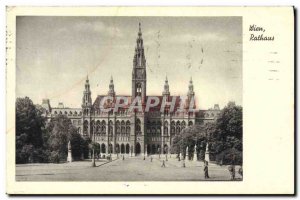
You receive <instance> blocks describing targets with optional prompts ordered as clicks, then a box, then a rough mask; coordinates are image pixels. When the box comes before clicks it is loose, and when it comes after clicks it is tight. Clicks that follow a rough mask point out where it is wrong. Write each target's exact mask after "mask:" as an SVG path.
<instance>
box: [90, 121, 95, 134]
mask: <svg viewBox="0 0 300 200" xmlns="http://www.w3.org/2000/svg"><path fill="white" fill-rule="evenodd" d="M90 130H91V131H90V133H91V136H93V134H94V130H95V121H94V120H92V121H91V127H90Z"/></svg>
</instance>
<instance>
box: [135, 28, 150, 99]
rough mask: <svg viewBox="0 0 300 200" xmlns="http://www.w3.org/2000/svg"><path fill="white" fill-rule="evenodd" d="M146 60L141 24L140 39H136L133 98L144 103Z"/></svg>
mask: <svg viewBox="0 0 300 200" xmlns="http://www.w3.org/2000/svg"><path fill="white" fill-rule="evenodd" d="M146 84H147V75H146V58H145V53H144V44H143V38H142V28H141V23H139V30H138V37H137V39H136V46H135V52H134V57H133V69H132V97H133V98H136V97H137V96H140V98H141V100H142V103H144V101H145V100H146V96H147V95H146Z"/></svg>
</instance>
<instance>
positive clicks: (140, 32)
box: [138, 22, 142, 37]
mask: <svg viewBox="0 0 300 200" xmlns="http://www.w3.org/2000/svg"><path fill="white" fill-rule="evenodd" d="M138 35H139V36H140V37H141V36H142V28H141V22H139V34H138Z"/></svg>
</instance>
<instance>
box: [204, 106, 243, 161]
mask: <svg viewBox="0 0 300 200" xmlns="http://www.w3.org/2000/svg"><path fill="white" fill-rule="evenodd" d="M206 131H207V134H208V135H209V142H210V146H209V149H210V151H212V152H213V153H214V154H215V155H216V161H217V162H222V163H223V164H232V161H230V159H233V157H236V158H239V159H235V161H234V162H236V163H242V151H243V109H242V107H241V106H237V105H235V103H234V102H229V103H228V104H227V106H226V107H225V108H224V109H223V110H222V111H221V113H220V115H219V116H218V118H217V120H216V122H214V123H210V124H207V125H206ZM229 154H230V155H229ZM232 155H235V156H232Z"/></svg>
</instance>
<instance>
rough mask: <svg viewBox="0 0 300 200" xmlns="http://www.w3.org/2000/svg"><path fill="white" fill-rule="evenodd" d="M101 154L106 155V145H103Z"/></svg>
mask: <svg viewBox="0 0 300 200" xmlns="http://www.w3.org/2000/svg"><path fill="white" fill-rule="evenodd" d="M101 153H106V149H105V144H101Z"/></svg>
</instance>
